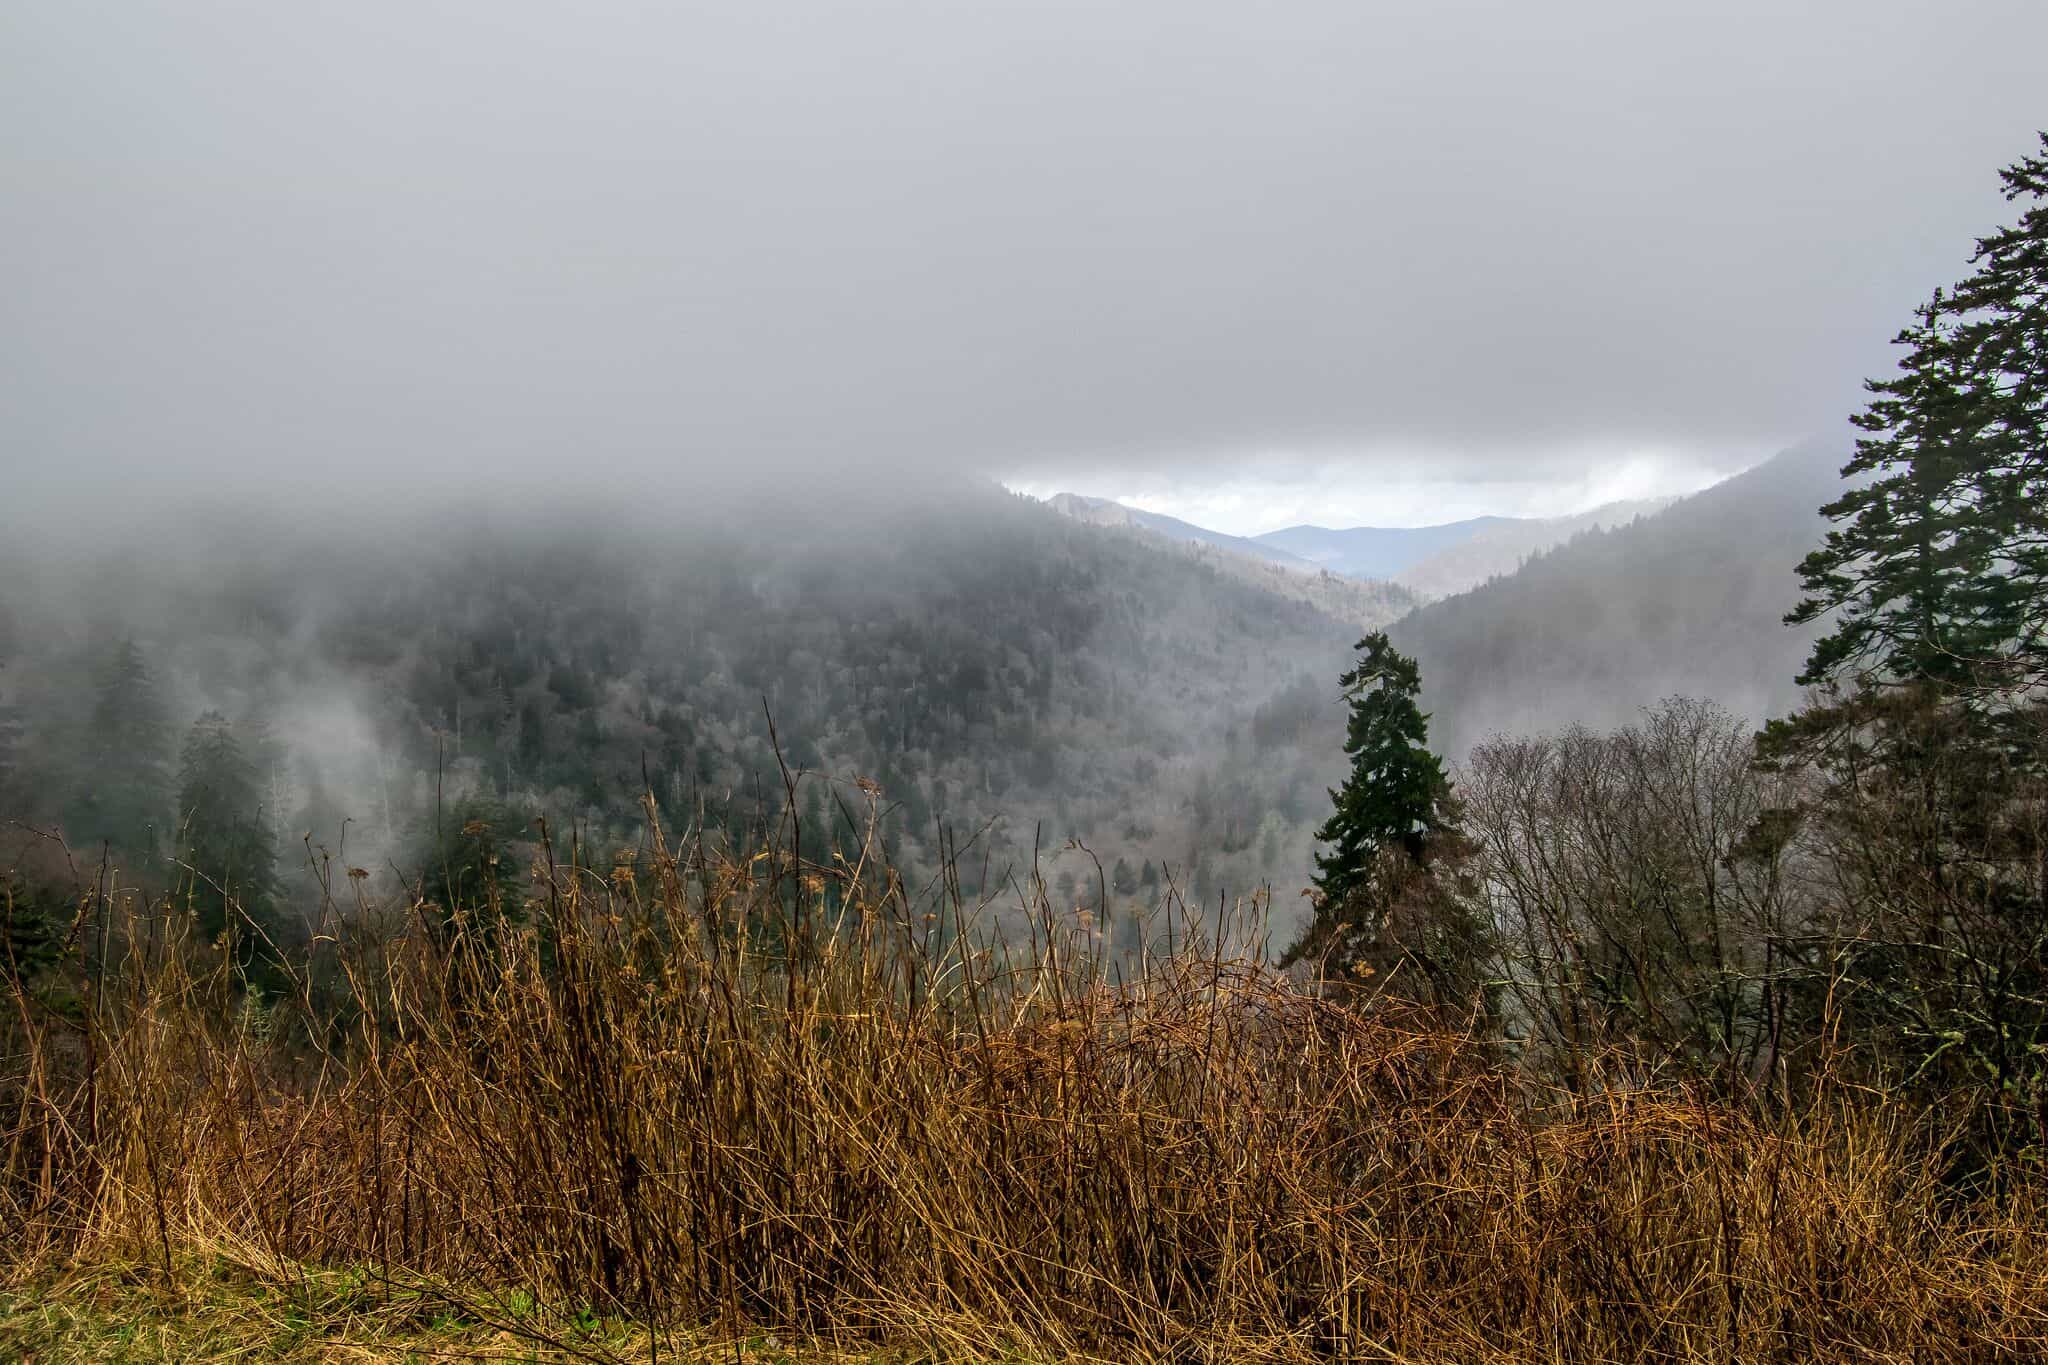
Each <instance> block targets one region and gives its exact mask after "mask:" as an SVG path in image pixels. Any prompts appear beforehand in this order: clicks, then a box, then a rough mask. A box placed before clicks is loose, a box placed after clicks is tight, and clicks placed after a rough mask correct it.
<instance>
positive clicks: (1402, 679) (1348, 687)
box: [1315, 631, 1455, 906]
mask: <svg viewBox="0 0 2048 1365" xmlns="http://www.w3.org/2000/svg"><path fill="white" fill-rule="evenodd" d="M1358 649H1359V652H1360V653H1361V654H1363V655H1364V657H1363V658H1362V659H1360V660H1359V662H1358V666H1357V667H1356V668H1353V669H1352V670H1351V671H1350V672H1348V673H1346V674H1344V675H1343V676H1342V677H1341V678H1339V679H1338V681H1339V682H1340V683H1341V684H1342V685H1343V687H1344V696H1345V698H1346V699H1347V700H1348V701H1349V702H1350V705H1351V719H1350V725H1349V728H1348V729H1347V731H1346V733H1345V738H1344V752H1345V753H1346V754H1348V755H1350V757H1351V773H1350V775H1349V776H1348V777H1346V778H1345V780H1344V785H1343V786H1342V787H1340V788H1338V789H1337V790H1335V791H1332V792H1331V793H1330V800H1331V802H1332V803H1333V804H1334V805H1335V807H1336V809H1335V810H1334V811H1332V812H1331V814H1330V818H1329V819H1328V820H1326V821H1324V822H1323V826H1322V828H1321V829H1318V830H1317V831H1316V838H1317V839H1318V840H1319V841H1321V842H1322V843H1325V844H1328V845H1330V849H1329V851H1328V852H1327V853H1318V854H1316V878H1315V891H1316V895H1317V896H1318V898H1319V899H1320V900H1321V902H1322V903H1323V904H1325V905H1328V906H1340V905H1342V904H1344V903H1345V902H1346V901H1348V900H1350V899H1351V898H1352V897H1353V896H1354V895H1356V894H1357V893H1358V892H1359V891H1361V890H1363V889H1364V888H1365V887H1366V885H1367V884H1368V883H1369V882H1370V881H1371V879H1372V875H1373V868H1374V864H1375V862H1376V860H1377V859H1378V857H1379V855H1380V852H1381V850H1382V849H1388V848H1392V849H1397V850H1399V851H1401V852H1403V853H1405V854H1406V855H1407V856H1408V857H1410V858H1412V859H1420V858H1421V857H1422V855H1423V852H1424V849H1425V847H1426V845H1427V842H1428V839H1429V836H1430V835H1432V834H1435V833H1438V832H1441V831H1443V830H1446V829H1449V828H1451V827H1452V826H1453V825H1454V824H1455V818H1454V816H1453V807H1452V803H1451V783H1450V779H1449V778H1447V777H1446V776H1444V767H1443V762H1442V761H1441V760H1440V759H1438V758H1437V756H1436V755H1435V754H1434V753H1432V752H1431V751H1430V748H1429V717H1427V716H1425V715H1423V714H1422V710H1421V708H1420V707H1419V706H1417V705H1416V701H1415V698H1416V695H1417V694H1418V693H1419V692H1420V691H1421V690H1422V679H1421V673H1420V671H1419V670H1418V669H1417V668H1416V666H1415V661H1414V660H1413V659H1411V658H1409V657H1408V656H1406V655H1405V654H1402V653H1400V652H1399V651H1398V650H1396V649H1395V648H1394V647H1393V645H1392V644H1391V643H1389V642H1388V640H1387V636H1386V632H1384V631H1377V632H1375V633H1373V634H1371V635H1368V636H1366V637H1365V638H1364V639H1363V640H1360V641H1359V642H1358Z"/></svg>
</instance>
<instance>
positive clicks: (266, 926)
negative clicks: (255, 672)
mask: <svg viewBox="0 0 2048 1365" xmlns="http://www.w3.org/2000/svg"><path fill="white" fill-rule="evenodd" d="M263 795H264V794H263V786H262V781H261V778H260V776H259V774H258V773H257V771H256V769H255V766H254V765H253V764H251V763H250V761H249V759H248V756H247V755H246V754H245V753H244V751H243V747H242V745H241V743H240V741H239V740H238V739H237V738H236V735H235V731H234V727H233V726H232V725H230V724H229V723H228V719H227V717H225V716H223V715H222V714H221V713H220V712H218V711H209V712H207V713H206V714H205V715H203V716H201V717H200V718H199V719H198V720H197V721H196V722H194V723H193V726H192V729H191V731H190V733H188V734H187V735H186V737H185V745H184V750H183V753H182V755H181V758H180V762H179V766H178V833H179V857H180V861H181V862H182V863H183V864H184V871H185V874H186V882H185V891H186V895H187V897H188V898H189V903H190V904H191V906H192V908H193V910H194V911H195V912H196V913H197V915H198V917H199V932H200V934H201V935H202V936H203V937H204V938H206V939H207V940H208V941H213V940H216V939H219V938H220V937H222V936H223V935H224V934H227V935H229V936H230V937H232V938H234V939H235V940H236V941H237V942H238V944H240V948H239V954H240V960H241V961H242V962H243V963H245V964H246V963H247V962H248V961H249V960H250V959H251V957H252V956H253V954H254V953H255V952H256V950H257V948H258V946H259V945H260V942H261V939H262V938H263V937H265V936H269V937H275V935H274V933H273V929H274V926H275V922H276V912H277V898H278V884H277V851H276V847H275V844H274V842H273V840H272V839H271V836H270V820H269V818H268V816H267V813H266V812H265V811H264V809H263ZM257 929H260V930H261V931H262V932H261V934H258V933H256V932H254V931H255V930H257ZM230 931H232V932H230Z"/></svg>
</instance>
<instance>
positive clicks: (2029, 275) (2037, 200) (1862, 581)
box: [1786, 133, 2048, 688]
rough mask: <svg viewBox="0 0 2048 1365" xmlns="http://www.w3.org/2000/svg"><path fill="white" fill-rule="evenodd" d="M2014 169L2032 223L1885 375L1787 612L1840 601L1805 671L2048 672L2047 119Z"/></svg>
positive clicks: (1983, 265)
mask: <svg viewBox="0 0 2048 1365" xmlns="http://www.w3.org/2000/svg"><path fill="white" fill-rule="evenodd" d="M2041 142H2042V148H2043V152H2044V155H2038V156H2034V157H2030V158H2027V159H2025V160H2023V161H2021V162H2020V163H2019V164H2017V165H2015V166H2012V167H2009V168H2008V169H2006V170H2005V171H2004V172H2002V173H2001V174H2002V177H2003V179H2004V182H2005V194H2006V198H2007V199H2008V200H2013V201H2019V200H2025V201H2028V205H2029V206H2028V207H2027V209H2026V210H2025V212H2024V213H2023V214H2022V215H2021V217H2020V220H2019V222H2018V223H2016V224H2015V225H2013V226H2012V227H2008V228H2004V229H2001V230H2000V231H1998V232H1996V233H1994V234H1993V235H1991V236H1989V237H1986V238H1984V239H1982V240H1981V241H1979V242H1978V244H1977V251H1976V254H1975V255H1974V256H1973V258H1972V261H1973V263H1974V265H1975V266H1976V271H1975V273H1974V274H1972V275H1971V276H1970V278H1969V279H1967V280H1965V281H1964V282H1963V283H1961V284H1959V285H1957V286H1956V287H1955V288H1954V289H1953V290H1950V291H1943V292H1937V293H1936V294H1935V296H1934V298H1933V299H1932V300H1931V301H1930V302H1928V303H1927V304H1925V305H1923V306H1922V307H1921V308H1920V309H1918V310H1917V314H1916V317H1917V321H1916V323H1915V325H1913V326H1911V327H1909V328H1907V329H1906V330H1905V331H1903V332H1901V333H1900V334H1899V335H1898V337H1897V338H1896V339H1895V340H1896V344H1898V345H1899V346H1901V347H1903V348H1904V349H1905V355H1904V356H1903V358H1902V359H1901V360H1900V362H1899V373H1898V374H1897V375H1895V376H1893V377H1891V378H1889V379H1881V380H1872V381H1870V382H1869V383H1868V384H1867V385H1866V387H1867V388H1868V389H1869V391H1870V392H1871V394H1872V395H1873V397H1872V400H1871V402H1870V404H1869V405H1868V407H1866V408H1865V409H1864V411H1863V412H1862V413H1860V414H1858V415H1857V416H1856V418H1855V419H1854V420H1855V423H1856V425H1857V427H1858V428H1860V429H1861V430H1862V431H1863V432H1864V433H1866V434H1865V435H1864V436H1863V437H1862V438H1861V439H1859V440H1858V441H1857V443H1856V454H1855V457H1854V458H1853V459H1851V460H1850V461H1849V463H1848V464H1847V465H1846V466H1845V467H1844V469H1843V471H1842V473H1843V477H1844V478H1846V479H1851V480H1856V481H1858V482H1857V483H1856V484H1855V486H1854V487H1852V488H1850V489H1849V491H1847V492H1846V493H1844V494H1843V495H1842V496H1841V497H1840V498H1838V499H1837V500H1836V501H1835V502H1833V503H1830V504H1829V505H1828V506H1827V507H1825V508H1823V509H1822V510H1823V512H1824V514H1825V515H1826V516H1828V517H1829V518H1830V519H1831V520H1833V521H1834V522H1836V523H1838V525H1837V527H1836V528H1835V529H1834V530H1831V531H1830V532H1829V533H1828V536H1827V540H1826V543H1825V544H1824V545H1823V546H1822V547H1821V548H1820V549H1818V550H1816V551H1814V553H1812V554H1811V555H1809V556H1807V558H1806V560H1805V561H1804V562H1803V563H1802V564H1801V565H1800V576H1801V578H1802V579H1803V581H1804V584H1805V590H1806V593H1807V596H1806V597H1805V599H1804V600H1802V601H1801V602H1800V603H1799V605H1798V607H1797V608H1795V609H1794V610H1793V611H1792V613H1791V614H1790V615H1789V616H1788V617H1787V618H1786V619H1787V620H1788V621H1790V622H1792V623H1794V624H1805V623H1808V622H1812V621H1816V620H1819V619H1821V618H1822V617H1824V616H1832V618H1833V620H1832V629H1831V630H1830V631H1829V633H1828V634H1827V635H1826V636H1824V637H1823V638H1822V639H1821V640H1820V641H1819V642H1818V643H1816V645H1815V646H1814V650H1813V654H1812V657H1811V658H1810V659H1809V661H1808V663H1807V667H1806V670H1805V672H1804V673H1803V674H1801V676H1800V679H1799V681H1801V682H1802V683H1825V682H1834V681H1853V680H1860V679H1866V678H1867V679H1869V680H1871V681H1874V682H1878V683H1902V682H1903V683H1929V684H1933V685H1935V686H1938V687H1944V688H1952V687H1955V686H1957V685H1961V684H1985V683H1998V682H2001V681H2008V680H2010V679H2012V678H2013V677H2014V676H2015V675H2017V676H2018V677H2020V678H2023V679H2031V680H2034V681H2039V680H2040V677H2041V674H2042V671H2043V667H2044V664H2048V639H2044V632H2048V202H2044V201H2048V133H2044V134H2042V136H2041Z"/></svg>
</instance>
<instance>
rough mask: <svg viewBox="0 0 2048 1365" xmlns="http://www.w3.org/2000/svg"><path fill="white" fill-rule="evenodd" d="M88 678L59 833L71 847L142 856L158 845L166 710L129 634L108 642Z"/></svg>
mask: <svg viewBox="0 0 2048 1365" xmlns="http://www.w3.org/2000/svg"><path fill="white" fill-rule="evenodd" d="M94 682H95V687H94V691H95V698H94V701H93V708H92V717H91V720H90V722H89V725H90V728H89V729H88V731H87V733H86V735H85V737H84V742H83V743H82V744H81V745H80V748H79V762H80V771H79V773H78V775H77V778H76V780H75V781H74V782H73V784H72V789H73V795H72V799H71V801H70V803H69V805H68V807H67V809H66V811H65V821H64V824H65V832H66V834H67V835H68V836H69V838H70V840H71V842H72V844H73V845H74V846H82V847H90V846H92V845H96V844H100V843H105V844H108V845H110V846H112V848H113V849H114V850H115V851H116V852H119V853H129V854H136V855H141V856H144V857H147V856H149V855H151V854H154V853H156V852H158V851H159V850H160V847H161V844H162V840H161V839H160V837H159V836H160V833H161V831H162V829H163V826H164V821H165V816H166V814H167V813H168V811H169V807H170V795H171V780H170V766H169V762H168V753H167V750H168V748H169V745H170V716H169V711H168V709H167V708H166V707H165V705H164V700H163V697H162V695H161V694H160V693H159V692H158V690H157V686H156V680H155V679H154V678H152V677H151V676H150V672H149V667H148V665H147V663H146V662H145V661H144V659H143V656H142V650H141V649H140V648H139V647H138V646H137V645H136V643H135V641H134V640H132V639H127V640H123V641H122V642H121V643H120V644H119V645H117V646H116V647H115V648H114V651H113V652H112V654H110V655H109V656H108V657H107V660H106V662H105V663H104V664H103V665H102V666H101V668H100V670H99V673H98V676H97V677H96V678H95V680H94Z"/></svg>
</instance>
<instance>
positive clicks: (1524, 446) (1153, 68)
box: [0, 0, 2048, 530]
mask: <svg viewBox="0 0 2048 1365" xmlns="http://www.w3.org/2000/svg"><path fill="white" fill-rule="evenodd" d="M2044 53H2048V4H2044V3H2041V0H1939V3H1936V2H1934V0H1921V2H1920V3H1898V2H1896V0H1841V2H1840V3H1834V2H1827V3H1822V2H1820V0H1814V2H1812V3H1798V0H1772V2H1771V3H1757V4H1751V3H1735V2H1731V0H1715V3H1711V4H1698V5H1678V4H1667V3H1655V2H1654V0H1628V2H1627V3H1620V2H1618V0H1617V2H1616V3H1608V2H1607V0H1561V2H1559V3H1534V2H1533V0H1496V2H1494V3H1457V2H1456V0H1426V2H1423V3H1415V4H1409V5H1400V6H1392V5H1383V4H1375V3H1370V0H1327V2H1324V3H1302V4H1287V3H1273V2H1271V0H1266V2H1264V3H1256V4H1254V3H1237V4H1231V5H1222V4H1212V3H1206V0H1121V2H1114V0H1113V2H1110V3H1105V2H1104V0H1085V2H1080V0H1077V2H1075V3H1061V2H1059V0H1032V3H1028V4H1016V5H1010V4H997V3H993V2H992V0H967V2H966V3H959V2H957V0H955V2H952V3H941V2H939V0H932V2H930V3H853V2H850V0H838V2H837V3H819V4H808V5H790V4H777V3H771V2H769V0H727V2H726V3H721V4H718V5H693V4H687V3H680V2H679V0H661V2H659V3H654V2H650V3H644V4H626V3H616V2H613V3H593V2H592V0H573V2H572V0H556V2H555V3H545V4H544V3H539V2H538V0H476V3H467V4H454V3H439V2H437V0H404V2H403V3H382V2H381V0H335V2H334V3H318V2H316V0H289V2H281V0H246V2H245V3H228V2H226V0H162V2H160V3H159V2H155V0H107V2H106V3H99V2H97V0H18V2H17V3H11V4H8V5H6V6H4V7H0V126H4V128H5V130H6V132H5V135H4V137H0V298H4V299H5V304H4V305H0V461H4V462H5V463H6V464H7V465H8V466H9V470H8V473H9V478H10V480H11V482H10V484H9V486H10V487H12V488H15V489H20V488H23V487H29V486H65V487H78V486H81V485H83V486H95V487H104V488H105V489H107V490H109V491H110V492H111V494H112V495H113V496H115V497H117V498H122V499H128V500H137V499H142V498H145V497H157V496H160V495H161V493H162V491H163V489H164V488H165V487H166V486H171V487H175V488H178V489H183V490H185V491H187V492H190V491H191V490H194V489H199V488H203V487H206V486H208V485H209V483H210V481H213V480H215V479H216V478H218V477H219V476H223V475H225V476H229V477H231V478H232V479H233V480H234V481H235V482H236V484H237V486H239V487H242V488H245V489H257V490H262V489H277V490H279V491H291V492H293V493H295V494H296V493H303V492H304V491H305V490H307V489H314V490H319V489H344V488H346V489H353V490H356V491H361V490H363V489H366V488H368V489H375V490H377V492H378V493H379V495H384V494H385V493H387V492H388V493H389V494H390V495H392V496H404V495H405V494H406V492H407V491H409V490H412V489H421V488H428V487H434V486H453V487H476V486H494V485H495V486H502V487H508V488H515V489H519V490H521V495H522V496H531V490H532V489H533V488H535V487H536V486H544V484H545V483H546V481H548V480H559V481H561V482H562V483H563V484H565V485H576V486H582V487H590V486H599V487H602V486H604V485H609V484H615V485H617V486H619V487H620V488H621V489H623V490H627V491H629V492H630V493H631V494H632V495H633V496H634V497H635V498H636V499H638V500H640V501H642V502H643V503H644V502H647V501H650V500H651V501H657V502H658V500H660V499H663V498H676V499H687V498H689V497H690V496H692V490H694V489H699V488H702V487H704V486H705V485H706V484H708V483H712V482H723V481H725V480H727V479H728V478H729V477H730V476H732V475H733V474H734V473H735V472H736V471H741V472H748V473H760V472H763V471H772V472H773V473H774V474H775V476H776V477H778V478H786V477H788V476H789V475H791V474H794V473H810V472H812V471H818V470H825V469H837V470H865V471H873V472H874V473H875V475H876V476H877V477H881V478H903V477H923V476H925V475H928V474H931V473H934V472H937V471H941V470H968V471H980V472H985V473H988V474H991V475H994V476H997V477H1001V478H1003V479H1005V480H1006V481H1007V482H1009V483H1010V484H1011V485H1012V486H1017V487H1026V488H1032V489H1035V490H1039V491H1050V490H1052V489H1054V488H1057V487H1074V488H1077V489H1079V490H1081V491H1084V492H1091V493H1106V494H1110V495H1122V496H1129V497H1133V498H1137V499H1139V500H1143V501H1145V502H1146V504H1147V505H1149V506H1154V507H1158V508H1160V509H1162V510H1168V511H1177V512H1180V513H1181V514H1183V515H1195V516H1197V519H1201V518H1208V519H1209V520H1210V521H1211V522H1212V523H1213V524H1217V525H1219V526H1223V527H1224V528H1225V529H1233V530H1259V529H1265V528H1267V527H1270V526H1274V525H1280V524H1285V523H1286V522H1290V521H1295V520H1303V519H1314V520H1321V521H1325V522H1356V521H1386V522H1416V521H1429V520H1442V519H1446V518H1448V517H1450V516H1457V515H1466V514H1469V513H1471V512H1476V511H1506V512H1513V511H1533V512H1542V511H1568V510H1574V509H1575V508H1576V507H1578V506H1582V505H1586V504H1588V503H1590V502H1592V501H1598V500H1602V499H1604V498H1605V497H1607V496H1641V495H1644V494H1646V493H1655V492H1661V491H1666V490H1669V489H1677V488H1680V487H1692V486H1697V485H1698V484H1700V483H1701V482H1704V481H1705V480H1707V479H1709V478H1711V477H1713V476H1714V475H1715V474H1716V473H1718V472H1722V471H1726V470H1728V469H1732V468H1735V467H1739V466H1740V465H1742V464H1744V463H1747V462H1750V461H1753V460H1754V459H1756V458H1758V457H1760V456H1762V455H1764V454H1767V453H1769V452H1770V451H1772V450H1774V449H1776V448H1778V447H1780V446H1782V445H1785V444H1788V443H1791V442H1793V441H1796V440H1798V439H1800V438H1802V437H1805V436H1807V435H1810V434H1814V433H1836V432H1841V431H1843V430H1844V426H1843V418H1844V417H1845V416H1846V414H1847V413H1848V412H1849V411H1851V410H1852V409H1853V408H1854V407H1855V406H1856V404H1857V401H1858V397H1859V393H1858V387H1857V386H1858V381H1859V380H1860V379H1861V378H1862V377H1863V376H1864V375H1866V374H1868V373H1871V372H1873V371H1875V370H1876V369H1877V368H1879V367H1881V366H1885V365H1888V364H1889V363H1890V362H1889V356H1888V348H1887V345H1886V343H1887V341H1888V340H1889V338H1890V336H1891V335H1892V334H1893V333H1894V332H1895V331H1896V330H1897V328H1898V326H1899V325H1900V324H1901V323H1902V322H1903V321H1904V320H1905V319H1906V315H1907V311H1908V310H1909V309H1910V308H1911V306H1912V305H1913V304H1914V303H1915V302H1916V301H1917V300H1919V299H1920V298H1922V297H1923V296H1924V295H1925V294H1926V293H1927V292H1928V291H1929V290H1930V289H1931V288H1932V287H1934V286H1935V285H1937V284H1941V283H1944V282H1946V281H1949V280H1951V279H1953V278H1955V277H1957V276H1958V275H1959V274H1960V273H1961V272H1962V270H1963V268H1964V262H1965V260H1966V258H1967V256H1968V254H1969V250H1970V246H1971V242H1972V239H1973V238H1974V237H1975V236H1976V235H1978V234H1981V233H1983V232H1985V231H1988V230H1989V229H1990V228H1992V227H1993V226H1994V225H1995V224H1997V223H1998V222H2000V221H2001V220H2002V217H2003V216H2009V215H2008V211H2007V206H2006V205H2005V204H2004V203H2003V202H2002V201H2001V200H2000V198H1999V197H1998V193H1997V182H1996V170H1997V168H1998V167H1999V166H2001V165H2003V164H2006V163H2008V162H2010V161H2012V160H2014V159H2016V158H2017V157H2018V156H2020V155H2022V154H2024V153H2026V152H2027V151H2028V150H2029V149H2030V147H2031V145H2032V142H2033V136H2034V130H2035V129H2036V128H2038V127H2042V126H2048V75H2044V60H2048V59H2044V56H2043V54H2044Z"/></svg>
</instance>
